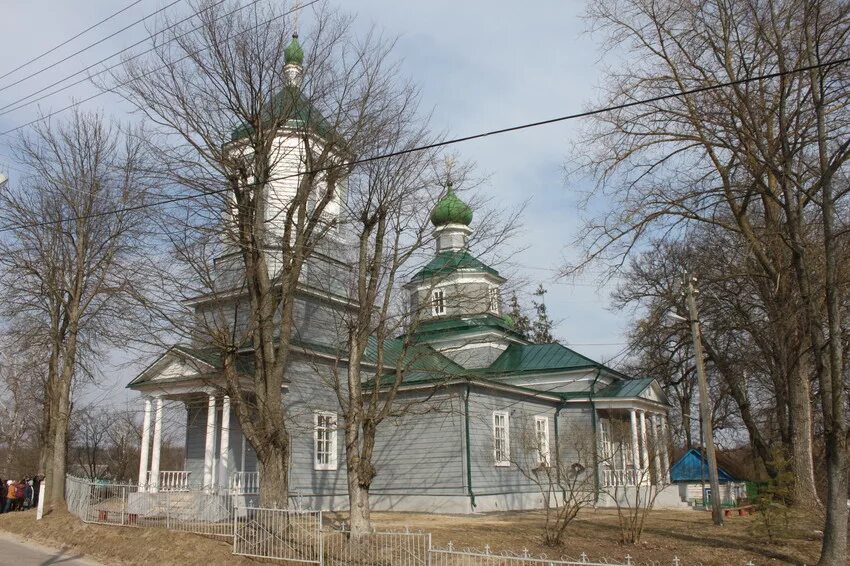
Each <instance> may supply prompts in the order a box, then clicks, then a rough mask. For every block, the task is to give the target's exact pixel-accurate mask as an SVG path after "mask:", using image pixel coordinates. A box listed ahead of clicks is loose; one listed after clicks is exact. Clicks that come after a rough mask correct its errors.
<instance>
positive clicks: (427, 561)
mask: <svg viewBox="0 0 850 566" xmlns="http://www.w3.org/2000/svg"><path fill="white" fill-rule="evenodd" d="M426 544H427V545H428V548H426V550H425V566H431V533H428V542H427V543H426Z"/></svg>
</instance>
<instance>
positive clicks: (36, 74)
mask: <svg viewBox="0 0 850 566" xmlns="http://www.w3.org/2000/svg"><path fill="white" fill-rule="evenodd" d="M182 1H183V0H173V2H171V3H170V4H166V5H165V6H163V7H162V8H160V9H159V10H156V11H155V12H153V13H151V14H148V15H147V16H145V17H144V18H141V19H138V20H136V21H135V22H133V23H131V24H130V25H128V26H124V27H123V28H121V29H119V30H118V31H116V32H113V33H111V34H109V35H107V36H106V37H102V38H100V39H98V40H97V41H95V42H94V43H90V44H89V45H87V46H86V47H83V48H82V49H79V50H77V51H74V52H73V53H71V54H70V55H68V56H67V57H65V58H63V59H60V60H58V61H56V62H55V63H51V64H50V65H48V66H46V67H42V68H41V69H39V70H38V71H35V72H34V73H30V74H29V75H27V76H25V77H24V78H22V79H18V80H17V81H15V82H13V83H9V84H7V85H6V86H4V87H0V92H3V91H4V90H6V89H8V88H11V87H13V86H15V85H18V84H21V83H22V82H24V81H25V80H27V79H31V78H33V77H35V76H38V75H40V74H41V73H43V72H44V71H47V70H50V69H52V68H53V67H55V66H56V65H59V64H60V63H64V62H65V61H67V60H68V59H71V58H72V57H76V56H77V55H79V54H80V53H83V52H84V51H88V50H89V49H91V48H92V47H95V46H96V45H100V44H101V43H103V42H104V41H106V40H107V39H111V38H113V37H115V36H116V35H118V34H120V33H123V32H125V31H127V30H128V29H130V28H132V27H134V26H137V25H138V24H140V23H142V22H143V21H145V20H147V19H149V18H152V17H153V16H155V15H157V14H159V13H161V12H164V11H165V10H167V9H168V8H170V7H172V6H174V5H175V4H179V3H180V2H182Z"/></svg>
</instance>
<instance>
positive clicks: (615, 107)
mask: <svg viewBox="0 0 850 566" xmlns="http://www.w3.org/2000/svg"><path fill="white" fill-rule="evenodd" d="M316 1H318V0H313V2H310V3H308V4H306V5H305V6H309V5H310V4H312V3H315V2H316ZM284 15H285V14H284ZM279 17H280V16H279ZM848 62H850V57H843V58H840V59H835V60H832V61H827V62H824V63H817V64H814V65H806V66H803V67H797V68H795V69H790V70H787V71H778V72H775V73H767V74H764V75H756V76H753V77H745V78H742V79H737V80H734V81H728V82H725V83H718V84H716V85H709V86H703V87H698V88H693V89H690V90H685V91H680V92H674V93H670V94H664V95H660V96H653V97H650V98H644V99H641V100H634V101H631V102H624V103H622V104H616V105H613V106H605V107H602V108H595V109H593V110H586V111H584V112H577V113H574V114H566V115H564V116H558V117H555V118H548V119H545V120H538V121H536V122H527V123H524V124H519V125H516V126H508V127H505V128H499V129H495V130H488V131H485V132H479V133H477V134H470V135H467V136H461V137H457V138H452V139H448V140H444V141H440V142H434V143H430V144H426V145H421V146H416V147H412V148H408V149H402V150H398V151H393V152H389V153H384V154H378V155H373V156H369V157H363V158H360V159H353V160H351V161H346V162H342V163H338V164H333V165H327V166H325V167H319V168H317V169H313V170H310V171H306V172H303V173H293V174H289V175H284V176H282V177H278V178H276V179H270V181H282V180H286V179H293V178H297V177H300V176H301V175H306V174H309V175H317V174H319V173H322V172H327V171H330V170H332V169H337V168H340V167H352V166H354V165H360V164H363V163H371V162H374V161H379V160H381V159H388V158H391V157H399V156H402V155H409V154H412V153H418V152H420V151H426V150H429V149H438V148H441V147H447V146H450V145H454V144H459V143H464V142H468V141H472V140H478V139H483V138H487V137H491V136H497V135H501V134H507V133H512V132H517V131H520V130H527V129H530V128H537V127H540V126H547V125H550V124H556V123H559V122H565V121H568V120H575V119H578V118H586V117H589V116H595V115H598V114H604V113H606V112H612V111H615V110H623V109H626V108H633V107H635V106H642V105H645V104H652V103H654V102H660V101H664V100H670V99H673V98H680V97H683V96H689V95H692V94H699V93H703V92H710V91H714V90H718V89H721V88H727V87H730V86H735V85H741V84H748V83H752V82H757V81H763V80H769V79H774V78H778V77H782V76H787V75H791V74H797V73H803V72H807V71H812V70H815V69H821V68H823V67H830V66H835V65H843V64H846V63H848ZM91 98H94V97H91ZM82 102H85V100H83V101H81V102H80V103H82ZM80 103H77V104H80ZM77 104H74V105H72V106H76V105H77ZM68 108H70V107H68ZM66 109H67V108H65V109H63V110H66ZM56 113H58V111H57V112H54V113H51V114H48V115H46V116H43V117H42V118H39V119H37V120H33V121H32V122H29V123H27V124H24V125H22V126H18V127H17V128H13V129H12V130H7V131H5V132H0V135H6V134H9V133H11V132H13V131H15V130H19V129H21V128H23V127H25V126H27V125H29V124H32V123H35V122H39V121H41V120H44V119H46V118H49V117H50V116H52V115H53V114H56ZM229 190H230V189H229V188H222V189H215V190H211V191H202V192H200V193H198V194H193V195H183V196H178V197H170V198H167V199H162V200H159V201H156V202H152V203H147V204H138V205H133V206H126V207H121V208H116V209H114V210H111V211H109V210H107V211H103V212H98V213H92V214H88V215H81V216H76V217H71V218H66V219H62V220H48V221H44V222H35V223H32V224H20V225H17V226H8V227H4V228H0V233H2V232H8V231H10V230H14V229H18V228H37V227H41V226H49V225H53V224H60V223H63V222H68V221H72V220H73V221H78V220H85V219H89V218H97V217H101V216H106V215H109V214H120V213H124V212H133V211H137V210H142V209H147V208H152V207H155V206H162V205H165V204H174V203H178V202H183V201H187V200H194V199H197V198H200V197H203V196H215V195H218V194H222V193H226V192H228V191H229Z"/></svg>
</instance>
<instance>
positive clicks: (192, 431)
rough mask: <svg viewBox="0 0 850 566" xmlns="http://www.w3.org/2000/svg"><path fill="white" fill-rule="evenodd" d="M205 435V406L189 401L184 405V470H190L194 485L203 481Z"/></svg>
mask: <svg viewBox="0 0 850 566" xmlns="http://www.w3.org/2000/svg"><path fill="white" fill-rule="evenodd" d="M206 435H207V408H206V405H204V406H201V403H200V402H191V403H188V404H187V406H186V464H185V467H186V470H187V471H189V472H192V474H191V476H190V478H191V481H192V483H193V484H194V485H198V486H200V485H202V484H203V481H204V445H205V443H206Z"/></svg>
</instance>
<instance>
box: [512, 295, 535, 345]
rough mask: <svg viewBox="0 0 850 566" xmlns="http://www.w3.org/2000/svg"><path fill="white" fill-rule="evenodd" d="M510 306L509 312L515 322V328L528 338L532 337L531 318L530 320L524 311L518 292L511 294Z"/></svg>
mask: <svg viewBox="0 0 850 566" xmlns="http://www.w3.org/2000/svg"><path fill="white" fill-rule="evenodd" d="M509 306H510V312H509V313H508V316H510V319H511V322H513V325H514V330H516V331H517V332H518V333H519V334H520V335H522V337H523V338H525V339H526V340H529V339H531V320H529V318H528V316H527V315H526V314H525V313H524V312H523V309H522V307H521V306H520V304H519V299H517V297H516V293H513V294H512V295H511V300H510V303H509Z"/></svg>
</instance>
